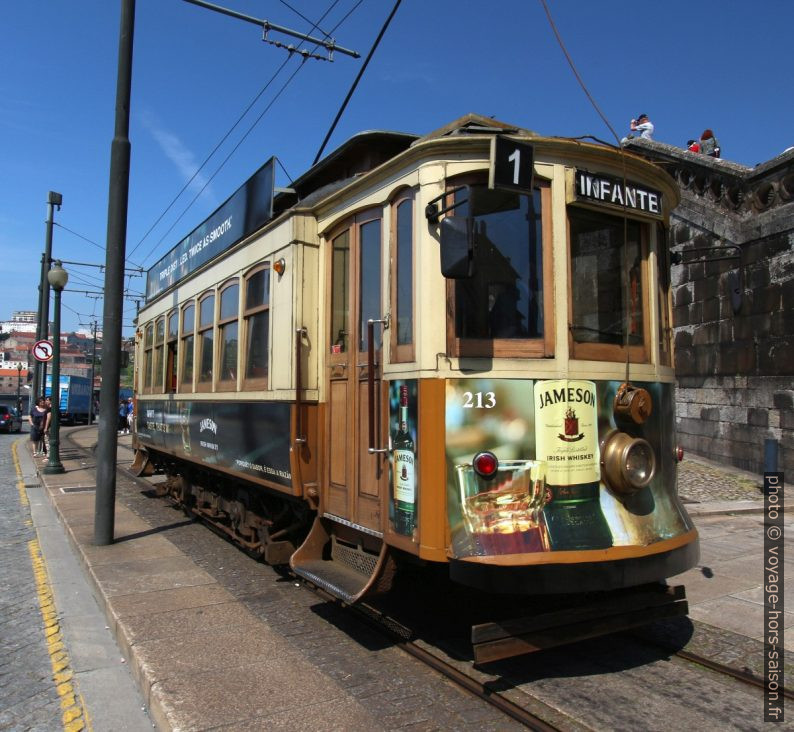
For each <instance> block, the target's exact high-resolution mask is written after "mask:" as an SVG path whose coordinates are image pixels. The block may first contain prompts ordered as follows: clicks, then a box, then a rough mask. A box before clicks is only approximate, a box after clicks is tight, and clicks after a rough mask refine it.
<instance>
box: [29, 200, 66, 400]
mask: <svg viewBox="0 0 794 732" xmlns="http://www.w3.org/2000/svg"><path fill="white" fill-rule="evenodd" d="M62 203H63V196H62V195H61V194H60V193H56V192H55V191H49V192H48V193H47V234H46V237H45V240H44V254H43V255H42V257H41V279H40V280H39V325H38V329H37V330H36V340H37V341H40V340H43V339H45V338H47V337H48V336H49V330H50V322H49V320H50V283H49V280H47V273H48V272H49V271H50V264H51V263H52V220H53V207H54V206H57V207H58V210H59V211H60V210H61V204H62ZM58 335H60V333H59V334H58ZM46 379H47V364H46V363H43V362H41V361H36V366H35V371H34V378H33V388H34V389H35V397H36V398H38V397H40V396H41V395H42V394H44V383H45V381H46Z"/></svg>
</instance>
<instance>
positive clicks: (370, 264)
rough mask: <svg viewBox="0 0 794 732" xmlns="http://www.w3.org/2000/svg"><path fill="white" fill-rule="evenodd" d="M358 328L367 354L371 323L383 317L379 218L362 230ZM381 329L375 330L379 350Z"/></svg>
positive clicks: (363, 226) (360, 230)
mask: <svg viewBox="0 0 794 732" xmlns="http://www.w3.org/2000/svg"><path fill="white" fill-rule="evenodd" d="M359 238H360V242H361V243H360V246H359V272H360V274H359V281H360V283H361V284H360V287H359V300H360V301H359V309H358V312H359V327H358V338H359V340H358V350H359V351H360V352H364V351H366V350H367V349H368V348H369V343H368V341H367V337H368V335H367V334H368V327H367V321H368V320H378V319H380V317H381V309H382V306H381V277H380V272H381V269H380V267H381V259H380V257H381V236H380V219H374V220H373V221H367V222H366V223H363V224H361V226H360V227H359ZM382 332H383V331H382V329H381V328H375V329H374V337H375V350H378V349H380V347H381V339H382Z"/></svg>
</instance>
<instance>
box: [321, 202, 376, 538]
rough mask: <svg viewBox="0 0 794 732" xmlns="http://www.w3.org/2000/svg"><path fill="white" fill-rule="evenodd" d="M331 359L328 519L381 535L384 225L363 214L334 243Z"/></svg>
mask: <svg viewBox="0 0 794 732" xmlns="http://www.w3.org/2000/svg"><path fill="white" fill-rule="evenodd" d="M330 256H331V275H330V292H331V308H330V311H329V318H330V323H329V327H330V351H331V352H330V354H329V358H328V387H329V388H328V424H327V430H328V431H327V434H328V437H329V439H328V440H327V442H326V444H327V445H328V455H327V456H326V458H327V459H326V461H325V464H326V465H327V466H328V467H327V470H328V480H327V482H326V486H327V488H326V490H327V494H326V496H325V499H326V500H325V511H326V512H327V513H330V514H333V515H334V516H339V517H341V518H344V519H347V520H348V521H351V522H353V523H355V524H359V525H361V526H365V527H367V528H370V529H375V530H379V529H380V526H381V522H380V512H381V495H382V491H384V490H386V489H387V483H388V472H389V465H388V456H387V454H386V453H385V452H379V453H374V454H371V453H369V452H368V448H369V447H370V444H369V440H370V429H369V422H370V418H372V419H373V420H374V421H375V422H376V424H375V429H374V432H375V438H376V443H378V444H375V445H372V447H375V448H384V447H385V444H380V443H386V441H387V439H388V436H387V435H386V430H385V429H383V428H382V427H381V428H380V429H378V424H377V422H379V421H380V420H381V419H382V415H383V409H384V408H385V407H384V406H383V404H382V397H381V393H382V380H381V363H382V357H381V354H382V348H383V330H382V327H381V324H380V323H377V324H375V327H374V337H373V342H374V345H375V349H374V352H375V359H374V360H375V389H374V394H375V400H376V401H377V402H378V404H375V405H373V406H374V409H373V410H372V414H370V409H369V396H368V391H369V385H368V367H369V354H368V351H369V341H368V327H367V321H368V320H370V319H372V320H380V319H381V318H382V307H383V305H382V302H383V297H382V294H383V293H382V276H381V275H382V272H383V267H384V261H383V254H382V251H381V219H380V218H379V214H378V213H370V214H367V213H363V214H359V215H358V216H357V217H356V218H355V220H354V221H353V223H352V224H350V225H349V226H348V228H346V229H345V230H343V231H341V232H340V233H338V234H337V235H336V236H334V237H332V239H331V253H330Z"/></svg>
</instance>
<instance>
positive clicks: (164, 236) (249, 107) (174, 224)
mask: <svg viewBox="0 0 794 732" xmlns="http://www.w3.org/2000/svg"><path fill="white" fill-rule="evenodd" d="M362 1H363V0H358V2H357V3H356V4H355V5H354V6H353V8H352V9H351V10H350V11H348V13H346V14H345V15H344V16H343V18H342V19H341V20H340V21H339V22H338V23H337V24H336V25H335V26H334V27H333V28H332V30H331V33H333V32H334V31H336V29H337V28H339V26H340V25H342V23H344V22H345V21H346V20H347V18H348V17H349V16H350V15H351V13H352V12H353V11H354V10H355V9H356V8H357V7H358V6H359V5H360V4H361V2H362ZM338 2H339V0H334V1H333V2H332V3H331V4H330V5H329V7H328V9H327V10H326V11H325V13H323V15H322V16H321V17H320V20H318V21H317V22H316V23H313V24H312V30H311V31H310V32H312V31H314V30H315V29H319V30H320V32H321V33H323V35H325V37H326V38H328V37H330V36H329V34H327V33H325V31H323V30H322V29H320V28H319V23H321V22H322V21H323V20H324V19H325V17H326V16H327V15H328V14H329V13H330V12H331V11H332V10H333V8H334V7H336V5H337V4H338ZM290 9H291V10H293V8H290ZM296 12H297V11H296ZM301 17H303V16H301ZM307 22H312V21H309V20H308V19H307ZM318 47H319V44H317V45H315V49H316V48H318ZM292 55H293V54H292V53H291V54H290V55H288V56H287V58H286V59H285V60H284V63H282V64H281V66H280V67H279V68H278V70H277V71H276V72H275V74H273V76H272V77H271V78H270V79H269V80H268V82H267V83H266V84H265V86H264V87H263V88H262V89H261V90H260V92H259V93H258V94H257V95H256V96H255V97H254V99H253V100H252V101H251V103H250V104H249V105H248V106H247V107H246V109H245V110H244V111H243V113H242V114H241V115H240V116H239V117H238V119H237V121H236V122H235V123H234V124H233V125H232V127H231V128H230V129H229V130H228V132H227V133H226V134H225V135H224V136H223V137H222V138H221V140H220V141H219V142H218V144H217V145H216V146H215V147H214V148H213V150H212V152H210V154H209V155H208V156H207V157H206V158H205V160H204V161H203V162H202V163H201V165H200V166H199V168H198V169H197V170H196V172H195V173H194V174H193V176H192V177H191V178H190V180H189V181H188V182H187V183H186V184H185V185H184V186H183V187H182V189H181V190H180V191H179V193H178V194H177V195H176V197H175V198H174V200H173V201H171V203H170V204H169V205H168V207H167V208H166V210H165V211H164V212H163V213H162V214H161V215H160V216H159V217H158V219H157V221H155V223H154V224H152V226H151V227H150V228H149V230H148V231H147V232H146V234H145V235H144V237H143V238H142V239H141V241H139V242H138V244H136V245H135V247H134V248H133V250H132V251H133V252H134V251H135V250H136V249H137V248H138V247H139V246H140V244H142V243H143V241H144V239H145V238H146V237H148V236H149V234H150V233H151V231H152V230H153V229H154V227H155V226H157V224H158V223H159V222H160V221H161V220H162V219H163V217H164V216H165V214H166V213H167V212H168V211H169V210H170V209H171V207H172V206H173V205H174V203H175V202H176V201H177V199H178V198H179V197H180V196H181V195H182V194H183V193H184V191H185V190H186V189H187V187H188V186H189V185H190V183H192V181H193V180H194V179H195V177H196V176H197V175H198V173H199V172H200V171H201V170H202V169H203V168H204V166H205V165H206V164H207V163H208V162H209V160H210V158H212V156H213V155H214V154H215V153H216V152H217V150H218V149H219V148H220V146H221V145H222V144H223V143H224V142H225V141H226V140H227V139H228V137H229V136H230V135H231V133H232V132H233V131H234V129H235V128H236V127H237V126H238V125H239V124H240V122H241V121H242V120H243V118H244V117H245V116H246V115H247V114H248V112H249V111H250V109H251V108H252V107H253V105H254V104H255V103H256V102H257V101H258V100H259V98H260V97H261V96H262V94H263V93H264V92H265V91H266V90H267V88H268V87H269V86H270V85H271V84H272V83H273V81H274V80H275V79H276V77H277V76H278V75H279V74H280V73H281V71H282V70H283V69H284V67H285V66H286V65H287V63H288V62H289V60H290V58H291V57H292ZM305 61H306V59H305V58H303V59H302V60H301V64H300V65H299V66H298V67H297V69H296V71H295V72H293V74H292V75H291V76H290V77H289V79H288V80H287V82H286V84H285V85H284V86H282V88H281V89H280V90H279V91H278V92H277V93H276V95H275V97H274V98H273V99H272V100H271V102H270V103H269V104H268V105H267V106H266V107H265V110H264V111H263V112H262V113H261V114H260V115H259V116H258V117H257V118H256V120H254V123H253V124H252V125H251V126H249V128H248V129H247V130H246V132H245V133H244V134H243V136H242V138H241V139H240V140H239V142H238V143H237V144H236V145H235V146H234V148H233V149H232V151H231V153H229V155H227V156H226V158H224V160H223V161H222V162H221V164H220V165H219V166H218V168H217V169H216V170H215V172H213V174H212V175H211V176H210V177H209V179H208V180H207V181H206V183H205V184H204V186H203V187H202V188H201V190H200V191H199V192H198V193H197V194H196V195H195V196H194V197H193V199H192V200H191V201H190V203H189V204H188V205H187V207H186V208H185V209H184V210H183V211H182V213H181V214H180V215H179V217H178V218H177V219H176V221H174V223H173V224H172V225H171V226H170V227H169V229H168V231H166V232H165V234H163V236H162V237H161V238H160V240H159V241H158V242H157V244H156V245H155V246H154V247H152V249H151V250H150V251H149V253H148V254H147V255H146V257H145V258H144V262H146V261H147V260H148V259H149V257H151V255H152V254H153V253H154V251H155V250H156V249H157V248H158V247H159V246H160V245H161V244H162V243H163V241H164V239H165V238H166V236H168V234H170V233H171V231H172V230H173V228H174V227H175V226H176V224H177V223H178V222H179V221H180V220H181V219H182V217H183V216H184V215H185V213H187V211H188V210H189V209H190V207H191V206H192V205H193V204H194V203H195V202H196V200H197V199H198V197H199V196H200V195H201V194H202V193H203V192H204V190H205V189H206V188H207V186H208V185H209V184H210V182H211V181H212V179H213V178H214V177H215V176H216V175H217V174H218V172H219V171H220V170H221V169H222V168H223V166H224V165H225V164H226V163H227V162H228V160H229V158H230V157H231V156H232V155H233V154H234V152H236V151H237V149H238V148H239V147H240V145H241V144H242V143H243V141H244V140H246V139H247V137H248V135H249V134H250V133H251V131H252V130H253V129H254V127H255V126H256V125H257V124H258V123H259V121H260V120H261V119H262V117H263V116H264V115H265V114H266V113H267V111H268V110H269V109H270V108H271V107H272V106H273V104H274V103H275V101H276V100H277V99H278V98H279V96H281V94H282V93H283V92H284V90H285V89H286V86H287V85H288V84H289V83H290V82H291V81H292V79H293V78H294V77H295V75H296V74H297V72H298V71H299V70H300V69H301V68H303V63H304V62H305ZM285 172H286V170H285ZM287 177H288V178H289V179H290V181H292V178H291V176H289V174H287Z"/></svg>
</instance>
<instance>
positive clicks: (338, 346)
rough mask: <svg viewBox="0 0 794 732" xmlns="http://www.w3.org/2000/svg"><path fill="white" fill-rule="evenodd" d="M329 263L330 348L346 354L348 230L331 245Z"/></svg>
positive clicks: (348, 327)
mask: <svg viewBox="0 0 794 732" xmlns="http://www.w3.org/2000/svg"><path fill="white" fill-rule="evenodd" d="M332 257H333V262H332V263H331V272H332V273H333V274H332V281H331V347H332V349H333V352H334V353H347V350H348V336H349V335H350V325H349V321H348V314H349V304H348V298H349V296H350V283H349V281H348V270H349V262H348V258H349V257H350V230H349V229H346V230H345V231H343V232H342V233H341V234H340V235H339V236H337V237H336V238H335V239H334V240H333V243H332Z"/></svg>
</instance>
